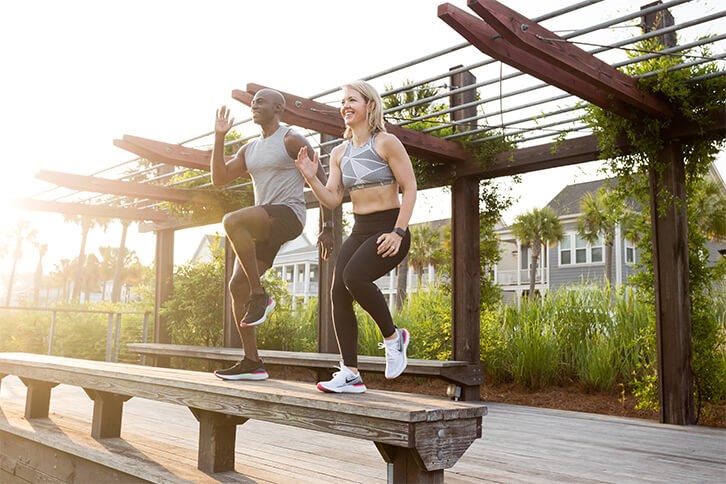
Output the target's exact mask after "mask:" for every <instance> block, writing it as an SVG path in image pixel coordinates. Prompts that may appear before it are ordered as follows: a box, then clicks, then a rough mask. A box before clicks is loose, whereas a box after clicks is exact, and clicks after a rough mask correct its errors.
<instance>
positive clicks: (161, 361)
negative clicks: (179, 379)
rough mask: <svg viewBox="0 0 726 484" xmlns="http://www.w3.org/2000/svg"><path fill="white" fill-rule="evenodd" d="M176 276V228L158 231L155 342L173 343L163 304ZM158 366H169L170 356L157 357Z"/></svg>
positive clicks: (168, 295)
mask: <svg viewBox="0 0 726 484" xmlns="http://www.w3.org/2000/svg"><path fill="white" fill-rule="evenodd" d="M173 278H174V230H173V229H165V230H159V231H157V232H156V290H155V291H154V295H155V301H154V343H171V337H170V336H169V332H168V331H167V329H166V320H165V318H162V317H161V314H160V310H161V305H162V304H163V303H164V302H165V301H166V300H167V299H169V297H171V293H172V290H173ZM156 365H157V366H169V357H167V356H163V357H157V358H156Z"/></svg>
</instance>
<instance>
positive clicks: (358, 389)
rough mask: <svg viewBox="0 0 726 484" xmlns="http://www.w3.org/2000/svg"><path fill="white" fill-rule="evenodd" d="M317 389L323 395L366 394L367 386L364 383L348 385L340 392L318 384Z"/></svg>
mask: <svg viewBox="0 0 726 484" xmlns="http://www.w3.org/2000/svg"><path fill="white" fill-rule="evenodd" d="M317 387H318V390H320V391H321V392H323V393H364V392H365V391H366V386H365V385H363V384H362V383H361V384H360V385H348V386H346V387H342V388H340V389H338V390H335V389H332V388H327V387H325V386H324V385H323V384H322V383H318V385H317Z"/></svg>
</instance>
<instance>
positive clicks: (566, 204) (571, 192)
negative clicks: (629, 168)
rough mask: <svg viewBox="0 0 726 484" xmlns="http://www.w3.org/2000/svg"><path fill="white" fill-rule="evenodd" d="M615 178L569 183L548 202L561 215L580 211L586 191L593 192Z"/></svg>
mask: <svg viewBox="0 0 726 484" xmlns="http://www.w3.org/2000/svg"><path fill="white" fill-rule="evenodd" d="M614 180H615V179H614V178H608V179H604V180H594V181H589V182H583V183H575V184H572V185H567V186H566V187H565V188H563V189H562V190H561V191H560V193H558V194H557V195H556V196H555V197H554V198H553V199H552V200H550V202H549V203H548V204H547V206H548V207H550V208H551V209H553V210H554V211H555V212H556V213H557V215H559V216H560V217H562V216H564V215H575V214H578V213H580V202H581V200H582V197H584V196H585V194H586V193H593V192H596V191H597V190H599V189H600V188H601V187H602V186H603V185H605V184H607V183H609V182H611V181H614Z"/></svg>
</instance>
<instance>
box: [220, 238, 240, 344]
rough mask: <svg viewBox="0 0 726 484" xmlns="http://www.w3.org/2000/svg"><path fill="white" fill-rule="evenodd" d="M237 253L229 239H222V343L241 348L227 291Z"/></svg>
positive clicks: (230, 298) (230, 297)
mask: <svg viewBox="0 0 726 484" xmlns="http://www.w3.org/2000/svg"><path fill="white" fill-rule="evenodd" d="M236 259H237V254H235V253H234V250H233V249H232V244H231V243H230V242H229V239H228V238H226V237H225V239H224V303H223V309H222V311H223V313H224V315H223V322H222V324H223V333H222V345H223V346H224V347H225V348H241V347H242V341H241V340H240V338H239V332H238V331H237V322H236V321H235V320H234V313H233V312H232V296H231V295H230V293H229V281H230V280H231V279H232V271H233V270H234V263H235V260H236Z"/></svg>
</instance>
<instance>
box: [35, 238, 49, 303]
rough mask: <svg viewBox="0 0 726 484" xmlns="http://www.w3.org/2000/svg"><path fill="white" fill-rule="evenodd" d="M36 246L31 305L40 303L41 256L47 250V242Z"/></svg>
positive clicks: (43, 255) (41, 280)
mask: <svg viewBox="0 0 726 484" xmlns="http://www.w3.org/2000/svg"><path fill="white" fill-rule="evenodd" d="M37 247H38V265H37V266H36V268H35V278H34V279H33V306H37V305H38V304H39V303H40V286H41V284H42V282H43V257H45V254H46V253H47V252H48V244H37Z"/></svg>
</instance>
